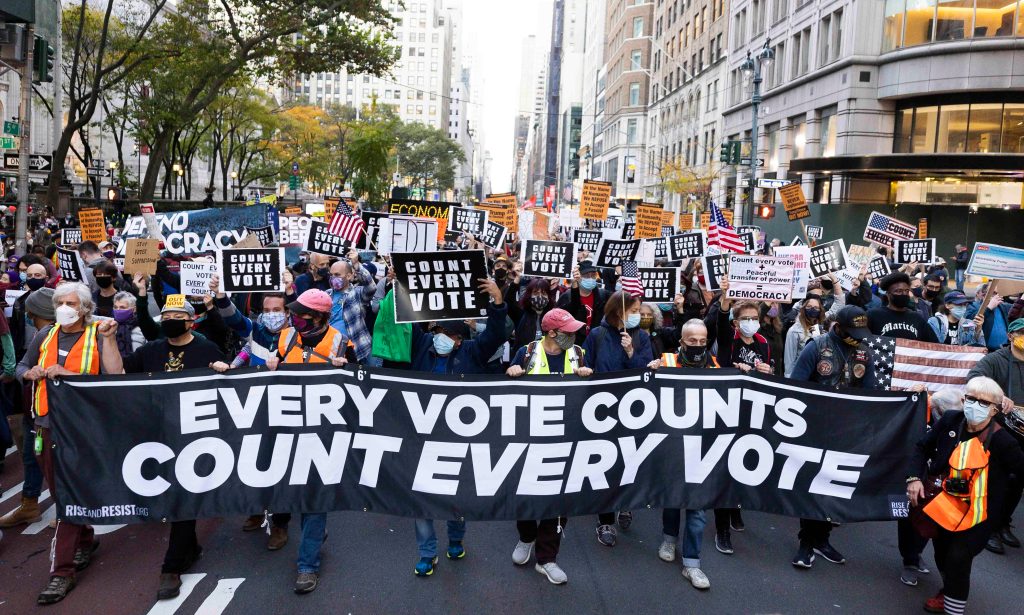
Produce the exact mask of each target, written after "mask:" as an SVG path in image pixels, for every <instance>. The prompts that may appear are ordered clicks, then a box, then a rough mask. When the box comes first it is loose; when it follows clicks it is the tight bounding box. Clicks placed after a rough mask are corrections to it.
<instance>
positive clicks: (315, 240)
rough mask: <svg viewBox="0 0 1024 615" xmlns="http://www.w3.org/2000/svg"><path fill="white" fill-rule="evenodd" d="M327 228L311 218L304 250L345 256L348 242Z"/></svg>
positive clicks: (324, 224) (325, 224)
mask: <svg viewBox="0 0 1024 615" xmlns="http://www.w3.org/2000/svg"><path fill="white" fill-rule="evenodd" d="M327 229H328V225H327V223H326V222H321V221H319V220H313V221H312V222H310V223H309V236H308V237H307V238H306V251H307V252H316V253H317V254H326V255H327V256H339V257H343V256H345V255H346V254H347V253H348V248H349V245H350V242H349V241H348V240H347V239H345V238H344V237H342V236H341V235H335V234H334V233H331V232H330V231H328V230H327ZM222 271H223V270H222Z"/></svg>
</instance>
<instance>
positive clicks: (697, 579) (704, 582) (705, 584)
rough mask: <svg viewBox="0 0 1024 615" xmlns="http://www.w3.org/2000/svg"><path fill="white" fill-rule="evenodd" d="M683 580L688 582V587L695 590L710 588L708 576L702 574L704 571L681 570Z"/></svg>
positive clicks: (693, 569)
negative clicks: (690, 586) (692, 587)
mask: <svg viewBox="0 0 1024 615" xmlns="http://www.w3.org/2000/svg"><path fill="white" fill-rule="evenodd" d="M683 578H684V579H689V580H690V585H693V586H694V587H696V588H697V589H709V588H710V587H711V581H709V580H708V575H706V574H704V571H703V570H701V569H700V568H690V567H685V568H683Z"/></svg>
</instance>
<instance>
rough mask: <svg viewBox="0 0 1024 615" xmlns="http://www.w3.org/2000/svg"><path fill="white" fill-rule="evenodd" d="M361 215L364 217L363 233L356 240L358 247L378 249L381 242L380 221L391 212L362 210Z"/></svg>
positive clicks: (361, 248)
mask: <svg viewBox="0 0 1024 615" xmlns="http://www.w3.org/2000/svg"><path fill="white" fill-rule="evenodd" d="M359 215H360V216H362V218H363V233H362V234H361V235H359V240H358V241H356V247H357V248H359V249H360V250H376V249H377V246H378V244H379V241H378V237H379V236H380V221H381V220H383V219H385V218H387V217H388V216H390V215H391V214H389V213H387V212H386V211H361V212H359Z"/></svg>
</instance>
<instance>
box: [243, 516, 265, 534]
mask: <svg viewBox="0 0 1024 615" xmlns="http://www.w3.org/2000/svg"><path fill="white" fill-rule="evenodd" d="M263 519H264V516H263V515H249V518H247V519H246V520H245V523H243V524H242V531H243V532H255V531H256V530H258V529H260V528H261V527H263Z"/></svg>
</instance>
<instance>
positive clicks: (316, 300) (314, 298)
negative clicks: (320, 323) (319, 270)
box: [288, 288, 331, 314]
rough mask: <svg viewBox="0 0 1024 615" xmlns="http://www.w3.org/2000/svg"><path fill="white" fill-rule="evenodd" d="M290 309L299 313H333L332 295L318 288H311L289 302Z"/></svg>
mask: <svg viewBox="0 0 1024 615" xmlns="http://www.w3.org/2000/svg"><path fill="white" fill-rule="evenodd" d="M288 309H289V310H291V311H292V312H296V313H298V314H309V313H310V312H320V313H322V314H330V313H331V296H330V295H328V294H327V293H325V292H324V291H322V290H320V289H318V288H311V289H309V290H307V291H306V292H304V293H302V294H301V295H299V298H298V299H296V300H295V301H293V302H291V303H289V304H288Z"/></svg>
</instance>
